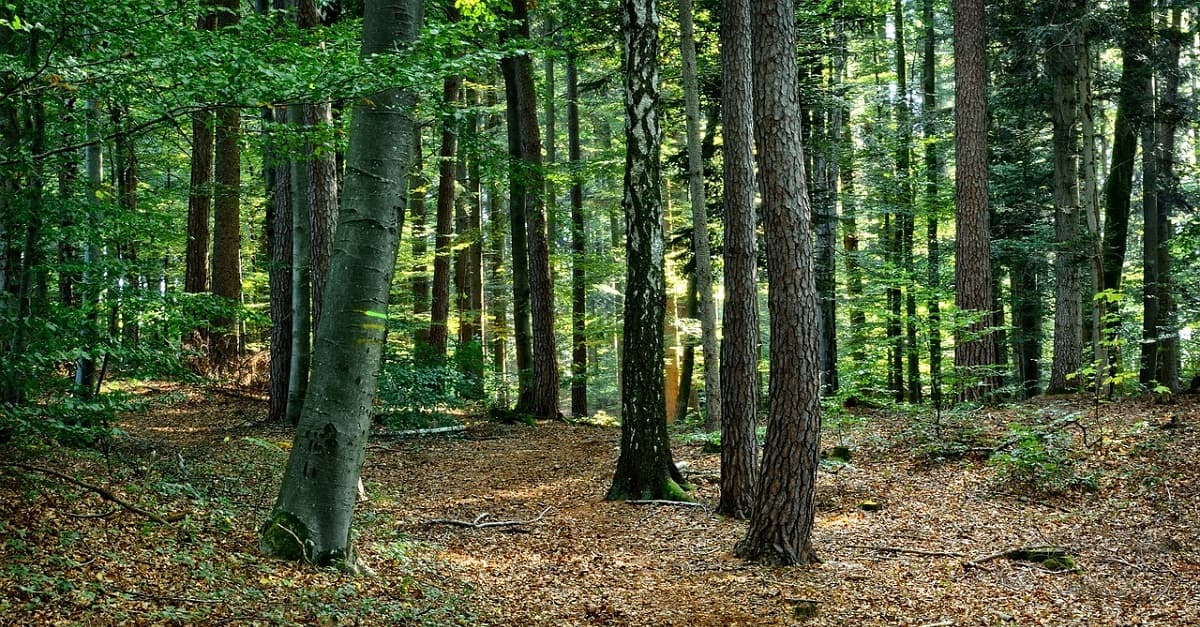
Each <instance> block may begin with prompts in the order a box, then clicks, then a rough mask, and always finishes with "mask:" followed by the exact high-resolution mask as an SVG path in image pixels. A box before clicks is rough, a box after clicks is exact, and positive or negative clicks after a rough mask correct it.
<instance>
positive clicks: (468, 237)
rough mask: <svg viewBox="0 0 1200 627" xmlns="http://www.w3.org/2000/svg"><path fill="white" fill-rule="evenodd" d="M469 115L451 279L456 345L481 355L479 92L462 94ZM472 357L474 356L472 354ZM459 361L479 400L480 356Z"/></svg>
mask: <svg viewBox="0 0 1200 627" xmlns="http://www.w3.org/2000/svg"><path fill="white" fill-rule="evenodd" d="M466 101H467V105H468V106H470V107H471V112H470V113H469V114H467V116H466V117H465V119H464V120H463V121H462V126H461V128H462V131H461V132H462V134H463V137H464V140H463V142H464V143H465V146H463V143H460V152H461V153H462V159H460V160H459V179H460V180H461V181H462V184H463V190H464V194H463V195H462V196H461V198H460V202H459V203H458V207H457V208H456V212H457V213H456V214H455V219H456V224H455V230H456V231H457V232H458V237H459V239H460V242H461V245H460V250H459V253H458V256H457V261H456V262H455V263H456V270H455V277H456V282H457V284H458V343H459V349H460V350H462V349H465V348H467V347H472V348H471V350H472V351H474V350H479V351H482V342H483V338H484V320H483V256H482V255H483V248H482V245H483V223H482V219H483V218H482V216H483V182H482V179H481V176H482V167H481V165H480V133H479V123H480V118H479V109H480V107H481V105H482V98H481V97H480V94H479V90H478V89H474V88H470V89H467V92H466ZM473 354H474V353H473ZM477 355H478V357H477V358H473V359H468V360H465V361H460V363H459V366H460V367H461V368H462V369H463V372H464V373H465V374H467V375H468V376H469V377H471V379H472V382H473V383H472V389H473V390H474V391H473V394H474V395H476V396H477V397H478V398H483V354H482V352H479V353H477Z"/></svg>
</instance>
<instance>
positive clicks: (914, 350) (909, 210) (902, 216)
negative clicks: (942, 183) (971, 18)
mask: <svg viewBox="0 0 1200 627" xmlns="http://www.w3.org/2000/svg"><path fill="white" fill-rule="evenodd" d="M893 14H894V16H895V24H896V85H897V88H898V89H899V95H898V97H897V100H896V130H897V135H898V136H897V146H896V182H897V185H898V186H899V189H898V196H899V203H898V207H897V210H896V252H897V255H896V260H897V262H898V264H899V267H900V270H901V273H900V274H901V277H902V281H901V284H900V287H902V288H903V292H904V341H903V342H902V346H903V351H902V352H903V357H904V364H905V366H904V368H905V370H904V375H903V376H904V378H905V383H904V384H903V385H901V386H898V387H899V389H900V390H903V391H904V392H905V399H907V400H908V402H910V403H919V402H921V360H920V351H919V350H918V347H917V295H916V289H917V285H916V272H915V269H914V267H913V240H914V230H915V224H916V191H915V188H914V186H913V179H912V150H913V147H912V111H911V110H910V108H909V100H908V52H907V49H906V47H905V39H904V23H905V22H904V3H903V2H902V0H895V2H893ZM899 299H900V295H899V291H898V292H897V294H896V303H895V305H894V307H895V309H894V311H895V312H896V313H899V305H900V302H899ZM897 317H899V316H897ZM898 352H900V351H898ZM900 400H904V399H900Z"/></svg>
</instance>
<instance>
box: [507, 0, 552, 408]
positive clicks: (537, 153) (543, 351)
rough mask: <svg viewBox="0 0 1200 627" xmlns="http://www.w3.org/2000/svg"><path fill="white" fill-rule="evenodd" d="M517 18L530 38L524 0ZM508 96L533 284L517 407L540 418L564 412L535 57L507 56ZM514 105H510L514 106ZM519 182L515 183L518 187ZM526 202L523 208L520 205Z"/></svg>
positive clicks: (515, 197) (519, 0) (516, 8)
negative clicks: (525, 364)
mask: <svg viewBox="0 0 1200 627" xmlns="http://www.w3.org/2000/svg"><path fill="white" fill-rule="evenodd" d="M513 18H514V19H515V20H516V22H517V24H518V31H519V32H518V35H519V36H521V37H528V36H529V14H528V9H527V6H526V2H525V1H524V0H516V1H515V2H513ZM503 63H504V65H505V66H506V67H507V68H508V69H507V70H506V71H505V79H506V80H505V82H506V94H508V97H509V98H510V99H511V100H515V103H512V104H515V105H516V107H515V110H513V109H510V110H509V114H510V115H513V114H514V113H515V116H516V119H515V122H510V126H509V131H510V138H509V149H510V151H511V150H512V149H513V148H514V145H513V137H512V132H513V130H514V126H513V125H514V124H515V127H516V128H515V131H516V140H517V143H516V146H515V148H516V149H517V152H516V154H515V155H514V156H515V157H516V158H515V159H514V163H515V166H516V167H517V168H518V169H519V170H520V171H519V178H520V180H519V181H517V183H520V184H521V185H523V186H524V189H523V190H521V192H523V193H513V194H512V201H511V205H510V207H509V211H510V212H511V213H512V214H513V215H514V216H516V215H518V214H523V215H522V216H521V217H522V219H521V220H520V222H521V223H523V226H524V228H525V233H524V240H525V243H526V244H527V245H528V253H527V264H528V265H527V270H528V272H527V277H526V278H527V283H528V285H527V287H528V291H527V292H526V294H525V295H524V296H526V297H527V298H525V300H526V303H525V308H526V310H527V311H528V312H529V313H528V317H529V327H528V328H529V342H528V344H529V346H528V351H529V352H528V355H527V357H528V358H529V362H528V368H530V372H529V375H528V376H527V377H526V378H525V380H524V381H523V382H522V385H521V389H520V394H519V396H518V400H517V409H518V411H522V412H525V413H528V414H530V415H533V416H536V417H538V418H555V417H558V416H559V411H558V350H557V348H556V347H555V338H554V284H553V280H552V279H551V276H550V244H549V241H548V239H547V235H546V206H545V202H544V198H543V192H544V190H545V180H544V179H545V176H544V173H543V171H542V151H541V139H540V137H539V134H540V133H539V131H538V121H537V95H536V94H535V93H534V89H533V71H532V61H531V60H530V58H529V56H528V55H527V54H523V55H519V56H517V57H515V58H514V57H509V58H506V59H505V61H504V62H503ZM512 104H510V107H511V106H512ZM515 187H516V183H514V188H515ZM518 204H520V205H521V207H520V210H518V207H517V205H518ZM517 223H518V220H517V218H516V217H514V218H513V220H512V225H513V228H514V231H513V243H514V245H513V268H514V274H513V280H514V303H515V305H516V309H517V316H518V318H517V322H518V326H517V348H518V350H517V356H518V359H517V367H518V368H521V370H522V372H524V371H525V368H524V367H522V365H521V359H520V357H521V353H522V351H523V350H525V349H523V348H522V346H521V335H522V326H524V325H525V322H524V321H523V320H522V319H521V317H522V311H521V309H522V302H521V300H522V295H521V294H520V292H519V290H520V285H519V282H520V281H521V277H520V276H518V275H517V270H519V265H520V263H521V262H520V260H519V259H518V254H517V246H516V242H517V239H518V237H517V232H516V230H515V229H517V228H518V224H517Z"/></svg>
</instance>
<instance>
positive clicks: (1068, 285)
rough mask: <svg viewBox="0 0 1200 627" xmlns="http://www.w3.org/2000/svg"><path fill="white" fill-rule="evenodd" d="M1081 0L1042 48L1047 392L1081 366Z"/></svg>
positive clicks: (1059, 388) (1073, 380)
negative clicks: (1049, 186)
mask: <svg viewBox="0 0 1200 627" xmlns="http://www.w3.org/2000/svg"><path fill="white" fill-rule="evenodd" d="M1083 9H1084V0H1074V1H1073V2H1071V3H1070V4H1068V5H1063V6H1060V8H1059V15H1061V16H1062V17H1063V18H1064V20H1065V23H1064V24H1061V25H1060V26H1059V31H1060V33H1061V34H1060V35H1059V36H1056V37H1054V39H1053V41H1052V45H1051V46H1050V47H1049V48H1048V49H1047V51H1046V69H1047V72H1048V73H1049V74H1050V80H1051V83H1052V94H1051V95H1052V100H1053V102H1052V105H1051V119H1052V121H1053V124H1054V239H1055V243H1056V248H1057V250H1056V252H1055V256H1054V356H1053V358H1052V361H1051V366H1050V384H1049V386H1048V387H1047V392H1050V393H1060V392H1069V391H1073V390H1077V389H1079V385H1080V383H1081V381H1080V376H1081V374H1080V371H1081V370H1082V368H1083V303H1082V300H1081V299H1082V296H1083V273H1082V270H1083V262H1084V261H1085V260H1086V259H1087V253H1086V249H1085V248H1084V242H1083V241H1082V240H1081V239H1080V237H1079V231H1080V228H1079V227H1080V225H1081V218H1082V216H1081V207H1080V198H1079V168H1078V161H1079V136H1078V118H1079V116H1078V112H1079V101H1078V96H1079V89H1078V85H1077V83H1078V82H1079V58H1080V55H1079V47H1080V46H1081V45H1082V31H1081V30H1080V26H1079V25H1078V24H1077V23H1076V20H1078V19H1079V18H1080V17H1081V16H1082V13H1083Z"/></svg>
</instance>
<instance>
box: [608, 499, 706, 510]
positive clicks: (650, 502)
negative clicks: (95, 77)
mask: <svg viewBox="0 0 1200 627" xmlns="http://www.w3.org/2000/svg"><path fill="white" fill-rule="evenodd" d="M625 502H626V503H628V504H629V505H669V506H673V507H699V508H700V509H702V510H704V511H708V506H707V505H705V504H704V503H695V502H692V501H668V500H666V499H644V500H636V501H625Z"/></svg>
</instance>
